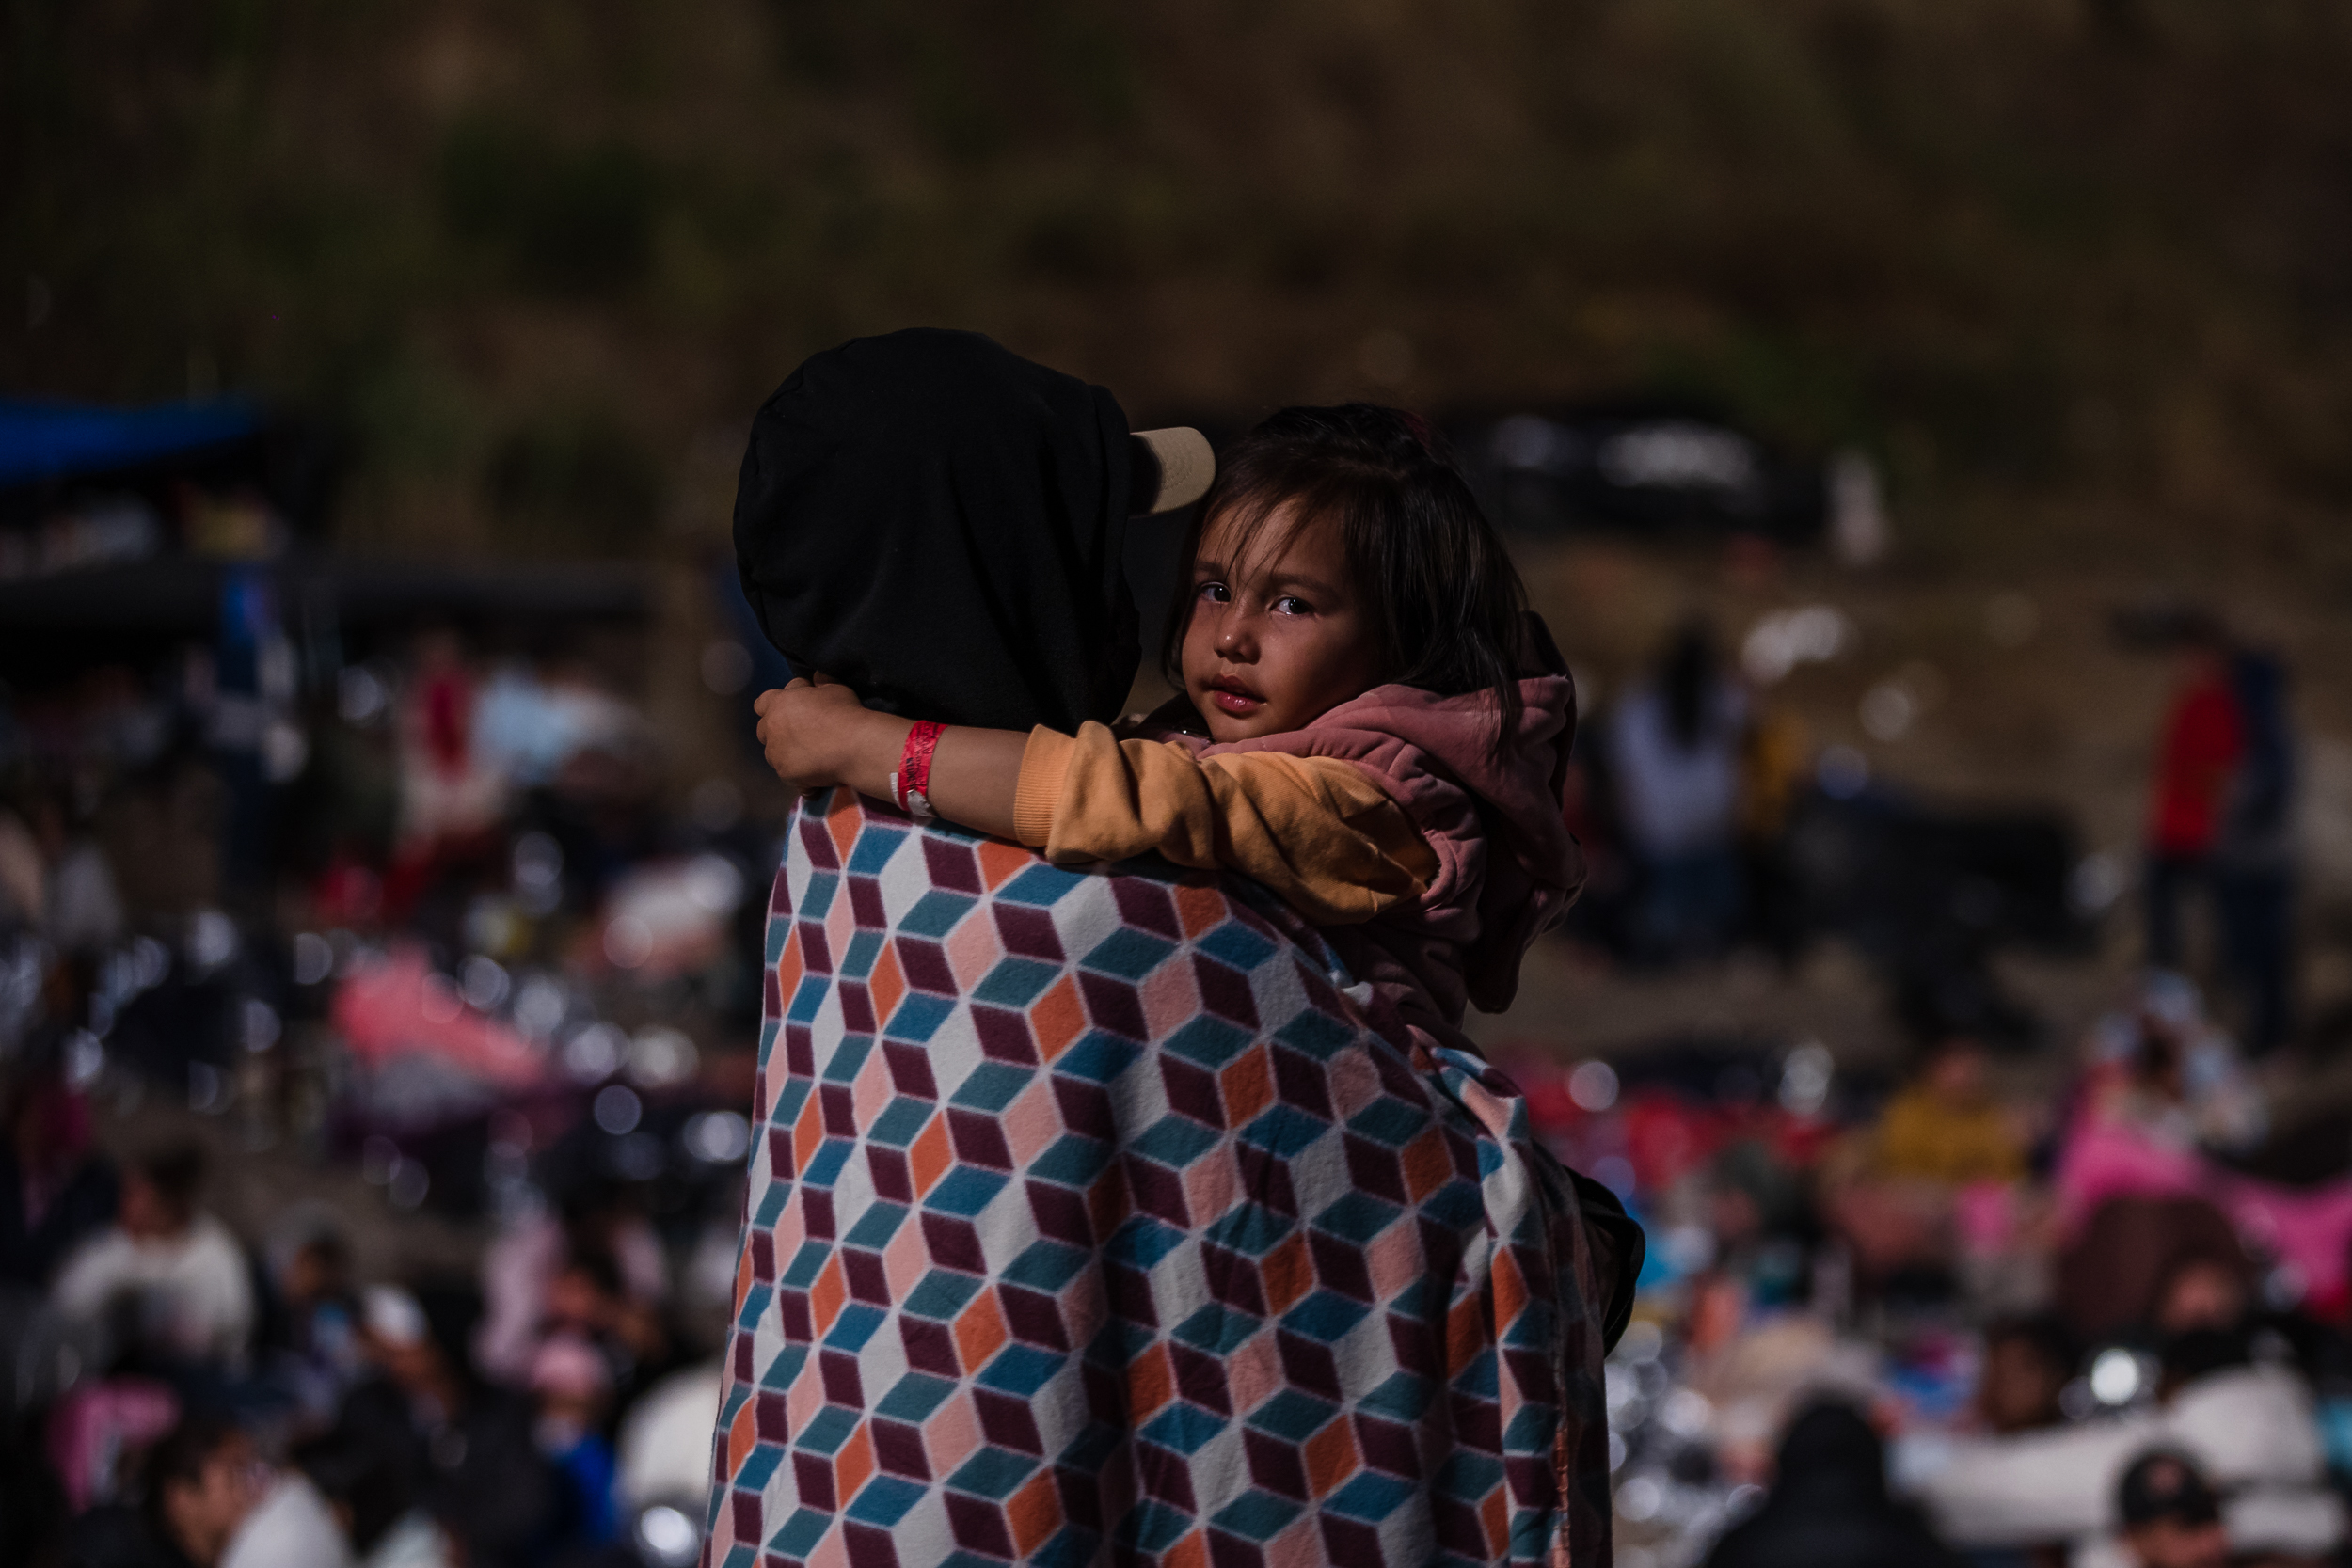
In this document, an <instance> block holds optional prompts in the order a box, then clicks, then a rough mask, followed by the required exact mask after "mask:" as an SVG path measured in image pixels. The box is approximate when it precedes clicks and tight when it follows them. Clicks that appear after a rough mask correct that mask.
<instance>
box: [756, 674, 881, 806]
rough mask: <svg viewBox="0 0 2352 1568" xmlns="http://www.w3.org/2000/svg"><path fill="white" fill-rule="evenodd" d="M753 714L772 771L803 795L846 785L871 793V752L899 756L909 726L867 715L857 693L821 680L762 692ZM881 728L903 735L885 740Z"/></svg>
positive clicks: (760, 742) (797, 683) (801, 682)
mask: <svg viewBox="0 0 2352 1568" xmlns="http://www.w3.org/2000/svg"><path fill="white" fill-rule="evenodd" d="M752 711H753V712H754V713H756V714H758V715H759V730H758V735H759V744H760V749H761V750H762V751H764V752H766V753H767V755H768V766H769V767H771V768H774V769H775V770H776V777H778V778H780V779H782V780H783V781H784V782H785V783H786V784H787V785H789V786H790V787H791V788H793V789H797V790H800V791H802V792H803V793H811V792H814V791H817V790H820V789H826V788H830V787H831V786H832V785H834V784H848V785H850V787H851V788H859V787H862V786H863V787H867V788H868V789H869V790H870V785H871V781H870V780H868V779H864V778H863V777H862V775H863V774H865V773H869V772H871V771H872V758H871V756H870V755H869V753H874V752H877V749H878V744H879V750H880V751H881V752H886V753H887V754H889V755H890V756H892V757H895V756H896V755H897V754H898V744H899V743H901V742H902V741H903V740H904V737H905V736H904V732H905V730H906V727H907V726H906V721H904V720H902V719H893V718H891V717H890V716H889V715H888V714H882V713H870V712H868V711H867V710H866V708H864V707H862V706H860V705H859V704H858V700H857V693H856V692H854V691H852V690H850V689H849V688H848V687H846V686H838V685H835V684H834V683H832V682H829V681H827V680H825V678H824V677H823V676H822V675H819V676H818V678H817V679H816V680H815V681H805V680H795V681H793V682H792V683H791V684H789V685H787V686H785V687H783V688H781V689H777V690H773V691H763V692H761V693H760V694H759V696H758V698H757V700H755V702H754V703H753V704H752ZM878 726H880V727H882V728H888V729H892V730H895V731H897V732H898V735H897V736H896V737H895V738H894V737H893V736H883V735H881V734H880V733H879V731H878ZM883 771H884V772H885V773H886V772H887V771H888V768H887V766H885V767H884V768H883Z"/></svg>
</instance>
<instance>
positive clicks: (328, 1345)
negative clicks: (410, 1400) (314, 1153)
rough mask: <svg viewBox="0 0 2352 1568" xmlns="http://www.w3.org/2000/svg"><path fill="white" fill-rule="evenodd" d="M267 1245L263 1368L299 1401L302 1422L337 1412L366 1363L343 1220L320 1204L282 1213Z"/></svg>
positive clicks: (316, 1423)
mask: <svg viewBox="0 0 2352 1568" xmlns="http://www.w3.org/2000/svg"><path fill="white" fill-rule="evenodd" d="M275 1229H276V1234H275V1235H273V1236H272V1238H271V1240H270V1244H269V1248H268V1252H267V1259H268V1265H269V1266H268V1270H267V1273H266V1275H265V1276H264V1281H263V1283H264V1285H265V1286H266V1290H265V1291H264V1294H263V1299H262V1315H261V1331H260V1342H261V1351H262V1361H263V1366H262V1371H263V1374H264V1376H265V1377H266V1378H267V1379H268V1381H269V1383H270V1384H271V1385H272V1386H273V1387H274V1388H275V1389H276V1390H277V1391H278V1392H279V1393H281V1394H282V1395H284V1396H285V1397H286V1398H287V1399H289V1400H291V1401H292V1402H293V1405H294V1420H295V1423H296V1425H297V1426H299V1427H303V1428H307V1429H310V1430H316V1429H318V1428H320V1427H323V1426H325V1425H326V1423H327V1422H328V1421H329V1420H331V1419H332V1418H333V1417H334V1414H335V1407H336V1405H337V1404H338V1403H339V1402H341V1400H342V1395H343V1391H344V1390H345V1389H346V1388H348V1387H349V1386H350V1385H351V1383H352V1381H353V1379H355V1378H356V1377H357V1376H358V1373H359V1370H360V1357H359V1344H358V1296H357V1293H356V1291H355V1290H354V1288H353V1285H352V1279H351V1252H350V1247H349V1245H348V1244H347V1243H345V1242H344V1240H343V1234H342V1227H341V1225H340V1224H339V1223H338V1222H337V1220H336V1219H335V1217H334V1215H333V1213H332V1212H329V1211H327V1210H326V1209H324V1208H323V1207H322V1206H318V1205H303V1206H299V1207H297V1208H296V1209H295V1210H294V1212H291V1213H288V1214H286V1215H284V1216H282V1217H281V1218H280V1219H279V1220H278V1225H277V1226H276V1227H275Z"/></svg>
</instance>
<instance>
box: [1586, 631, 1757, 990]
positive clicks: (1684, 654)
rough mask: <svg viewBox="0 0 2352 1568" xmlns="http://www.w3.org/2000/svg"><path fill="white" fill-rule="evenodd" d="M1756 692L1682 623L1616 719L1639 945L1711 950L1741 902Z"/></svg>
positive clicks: (1717, 948)
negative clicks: (1745, 757)
mask: <svg viewBox="0 0 2352 1568" xmlns="http://www.w3.org/2000/svg"><path fill="white" fill-rule="evenodd" d="M1747 718H1748V714H1747V700H1746V698H1745V696H1744V695H1743V694H1742V693H1741V691H1740V688H1739V687H1738V686H1737V685H1735V684H1734V683H1733V682H1732V681H1730V680H1729V679H1727V678H1726V677H1725V676H1724V673H1723V672H1722V669H1721V667H1720V665H1719V662H1718V660H1717V658H1716V655H1715V643H1714V639H1713V637H1712V636H1711V635H1710V634H1709V633H1708V629H1707V627H1706V626H1704V625H1703V624H1701V623H1699V622H1695V621H1694V622H1692V623H1690V624H1689V625H1687V626H1684V627H1683V628H1682V629H1681V630H1680V631H1678V632H1677V633H1676V634H1675V638H1674V641H1672V642H1671V643H1670V644H1669V645H1668V647H1667V649H1666V651H1665V653H1664V655H1663V657H1661V659H1660V661H1659V664H1658V666H1657V669H1656V670H1655V672H1654V673H1653V674H1652V675H1651V678H1650V679H1649V680H1648V681H1647V682H1645V684H1643V685H1641V686H1639V687H1637V688H1636V689H1634V690H1633V691H1631V692H1630V693H1629V694H1628V695H1627V696H1626V698H1625V700H1624V701H1623V702H1621V703H1620V704H1618V705H1617V710H1616V712H1615V714H1614V715H1613V717H1612V720H1611V724H1610V755H1611V761H1612V763H1613V768H1614V773H1615V780H1616V788H1617V805H1618V813H1619V816H1620V817H1621V818H1622V820H1623V823H1624V829H1625V836H1626V845H1627V847H1628V848H1629V850H1630V851H1631V852H1632V854H1633V857H1634V859H1635V861H1636V862H1637V863H1638V865H1639V869H1640V875H1641V886H1640V891H1639V892H1638V893H1637V894H1636V895H1635V900H1636V902H1635V913H1634V921H1633V926H1634V951H1635V953H1636V954H1637V956H1639V957H1642V958H1648V959H1652V960H1658V961H1666V962H1673V961H1677V960H1680V959H1685V958H1711V957H1714V956H1716V955H1718V954H1720V953H1721V952H1722V951H1723V950H1724V947H1725V946H1726V945H1727V944H1728V943H1729V942H1730V940H1731V936H1732V933H1733V931H1734V929H1735V928H1736V927H1737V926H1738V923H1739V919H1740V843H1739V828H1740V815H1739V814H1740V758H1741V754H1742V751H1743V749H1744V746H1745V741H1746V731H1747Z"/></svg>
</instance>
